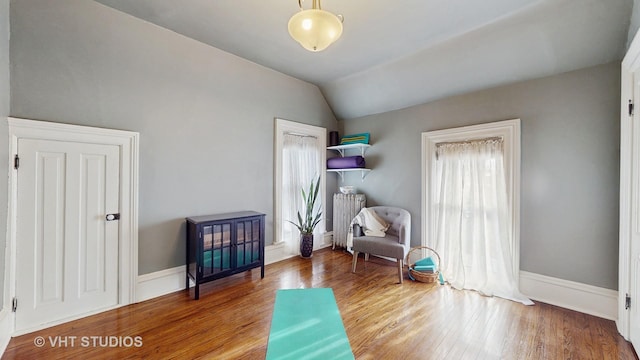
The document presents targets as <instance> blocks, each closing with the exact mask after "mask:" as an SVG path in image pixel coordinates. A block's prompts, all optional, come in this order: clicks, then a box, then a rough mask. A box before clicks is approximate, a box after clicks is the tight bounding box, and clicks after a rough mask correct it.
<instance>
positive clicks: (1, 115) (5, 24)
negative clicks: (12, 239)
mask: <svg viewBox="0 0 640 360" xmlns="http://www.w3.org/2000/svg"><path fill="white" fill-rule="evenodd" d="M9 94H10V87H9V0H0V174H2V175H1V176H0V289H4V248H5V246H4V245H5V240H4V239H5V234H6V233H7V221H6V219H7V207H8V204H7V197H8V193H7V187H8V183H7V181H8V178H7V176H6V175H7V174H8V159H9V146H7V144H8V143H9V133H8V130H7V120H6V118H7V116H9V102H10V96H9ZM0 292H1V290H0ZM3 300H4V297H3V296H0V307H2V303H3Z"/></svg>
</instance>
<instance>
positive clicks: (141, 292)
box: [0, 232, 333, 340]
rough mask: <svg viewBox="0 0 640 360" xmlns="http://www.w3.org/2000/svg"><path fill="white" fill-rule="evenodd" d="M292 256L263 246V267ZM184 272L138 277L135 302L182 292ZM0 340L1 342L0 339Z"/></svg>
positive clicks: (329, 236)
mask: <svg viewBox="0 0 640 360" xmlns="http://www.w3.org/2000/svg"><path fill="white" fill-rule="evenodd" d="M332 238H333V232H327V233H325V234H324V236H323V239H322V240H323V241H322V242H319V243H316V244H314V249H315V250H318V249H322V248H325V247H329V246H331V240H332ZM294 256H297V255H285V254H284V243H279V244H274V245H269V246H265V249H264V263H265V265H268V264H273V263H275V262H278V261H282V260H285V259H288V258H290V257H294ZM186 271H187V267H186V265H183V266H177V267H174V268H171V269H165V270H160V271H156V272H153V273H150V274H144V275H140V276H138V285H137V287H136V302H141V301H145V300H149V299H153V298H155V297H158V296H162V295H166V294H170V293H172V292H176V291H180V290H184V289H185V284H186V281H187V280H186V277H187V274H186ZM190 286H193V284H190ZM0 325H1V324H0ZM0 330H1V329H0ZM1 335H2V334H1V333H0V336H1ZM0 340H2V338H1V337H0Z"/></svg>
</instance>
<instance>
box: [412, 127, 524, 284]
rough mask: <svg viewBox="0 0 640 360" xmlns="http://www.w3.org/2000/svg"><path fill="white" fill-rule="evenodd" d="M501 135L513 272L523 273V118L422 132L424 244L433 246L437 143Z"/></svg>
mask: <svg viewBox="0 0 640 360" xmlns="http://www.w3.org/2000/svg"><path fill="white" fill-rule="evenodd" d="M494 136H501V137H502V138H503V139H504V150H505V151H504V160H505V164H504V165H505V174H506V176H507V179H506V181H507V191H508V197H509V198H508V200H509V207H510V209H509V216H510V218H511V219H512V227H511V233H512V241H513V243H512V245H513V248H512V249H513V253H512V256H513V273H514V274H516V278H519V274H520V119H513V120H504V121H497V122H492V123H487V124H479V125H472V126H464V127H459V128H452V129H444V130H435V131H428V132H423V133H422V219H421V223H422V242H421V243H422V245H423V246H429V247H433V244H432V243H431V239H434V238H435V219H434V216H433V212H432V211H431V210H432V206H431V201H432V199H433V197H434V196H433V194H432V192H433V191H434V190H433V189H432V186H431V169H432V165H433V164H432V163H433V160H434V158H435V155H434V154H435V151H436V144H437V143H440V142H447V141H464V140H471V139H481V138H486V137H494Z"/></svg>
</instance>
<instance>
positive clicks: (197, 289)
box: [194, 283, 200, 300]
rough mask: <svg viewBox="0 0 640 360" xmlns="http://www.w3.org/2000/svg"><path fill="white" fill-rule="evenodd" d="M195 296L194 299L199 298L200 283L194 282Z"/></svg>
mask: <svg viewBox="0 0 640 360" xmlns="http://www.w3.org/2000/svg"><path fill="white" fill-rule="evenodd" d="M195 290H196V297H195V299H194V300H198V299H200V284H198V283H196V289H195Z"/></svg>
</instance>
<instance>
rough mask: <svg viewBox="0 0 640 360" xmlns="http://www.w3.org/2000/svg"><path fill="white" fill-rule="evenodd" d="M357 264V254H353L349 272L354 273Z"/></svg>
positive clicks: (355, 252)
mask: <svg viewBox="0 0 640 360" xmlns="http://www.w3.org/2000/svg"><path fill="white" fill-rule="evenodd" d="M357 263H358V252H357V251H354V252H353V265H351V272H353V273H354V272H356V264H357Z"/></svg>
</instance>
